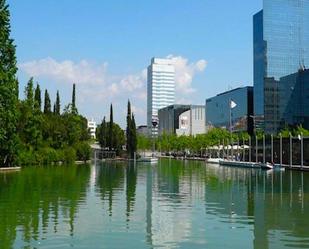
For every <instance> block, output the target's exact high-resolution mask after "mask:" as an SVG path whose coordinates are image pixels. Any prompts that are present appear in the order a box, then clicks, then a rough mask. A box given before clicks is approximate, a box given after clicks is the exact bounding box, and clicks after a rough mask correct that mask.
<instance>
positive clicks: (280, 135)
mask: <svg viewBox="0 0 309 249" xmlns="http://www.w3.org/2000/svg"><path fill="white" fill-rule="evenodd" d="M279 137H280V166H281V167H282V134H281V133H280V134H279Z"/></svg>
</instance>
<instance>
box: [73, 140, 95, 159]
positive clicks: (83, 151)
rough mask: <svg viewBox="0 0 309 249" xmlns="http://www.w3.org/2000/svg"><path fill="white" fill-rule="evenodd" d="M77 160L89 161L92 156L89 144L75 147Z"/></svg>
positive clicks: (79, 144)
mask: <svg viewBox="0 0 309 249" xmlns="http://www.w3.org/2000/svg"><path fill="white" fill-rule="evenodd" d="M75 149H76V155H77V160H80V161H87V160H89V159H90V156H91V147H90V145H89V144H88V143H87V142H79V143H78V144H76V145H75Z"/></svg>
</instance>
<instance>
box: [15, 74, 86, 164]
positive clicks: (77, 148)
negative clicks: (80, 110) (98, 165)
mask: <svg viewBox="0 0 309 249" xmlns="http://www.w3.org/2000/svg"><path fill="white" fill-rule="evenodd" d="M33 91H34V90H33V79H30V80H29V82H28V84H27V86H26V89H25V93H26V96H27V98H26V99H25V100H23V101H20V103H19V105H18V109H19V113H20V115H19V122H18V135H19V139H20V144H21V146H20V148H19V152H20V153H19V155H18V163H19V165H46V164H50V163H57V162H64V163H72V162H73V161H75V160H77V159H78V160H88V158H89V155H90V152H89V150H90V147H89V144H88V143H87V141H88V140H89V139H90V136H89V133H88V129H87V120H86V118H84V117H83V116H81V115H78V114H76V113H75V112H74V110H72V109H71V108H65V110H64V112H63V114H62V115H60V114H56V113H55V114H52V113H51V112H50V101H49V94H48V92H47V91H45V101H44V102H45V103H44V112H43V113H42V112H41V111H40V109H39V108H37V105H36V104H35V103H36V99H35V94H33ZM57 95H58V97H57V99H59V100H60V96H59V92H57Z"/></svg>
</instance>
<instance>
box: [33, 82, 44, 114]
mask: <svg viewBox="0 0 309 249" xmlns="http://www.w3.org/2000/svg"><path fill="white" fill-rule="evenodd" d="M34 106H35V107H36V108H37V109H38V110H41V106H42V99H41V89H40V85H39V84H37V85H36V88H35V92H34Z"/></svg>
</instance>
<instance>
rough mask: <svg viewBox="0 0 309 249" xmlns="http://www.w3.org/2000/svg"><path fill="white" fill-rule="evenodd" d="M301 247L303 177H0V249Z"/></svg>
mask: <svg viewBox="0 0 309 249" xmlns="http://www.w3.org/2000/svg"><path fill="white" fill-rule="evenodd" d="M159 247H161V248H232V249H233V248H237V249H238V248H255V249H259V248H261V249H264V248H265V249H266V248H278V249H279V248H280V249H281V248H309V173H306V172H295V171H286V172H282V171H278V172H272V171H262V170H257V169H240V168H228V167H219V166H212V165H205V163H203V162H193V161H191V162H186V161H175V160H168V159H167V160H161V161H159V164H158V165H155V166H151V165H147V164H138V165H134V164H129V165H128V164H127V163H116V162H113V163H102V164H97V165H89V166H86V165H80V166H57V167H46V168H35V167H29V168H25V169H23V170H22V171H20V172H15V173H7V174H4V173H1V174H0V248H1V249H2V248H94V249H97V248H159Z"/></svg>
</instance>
